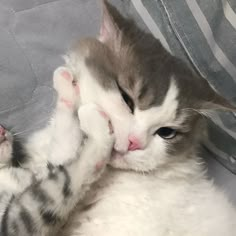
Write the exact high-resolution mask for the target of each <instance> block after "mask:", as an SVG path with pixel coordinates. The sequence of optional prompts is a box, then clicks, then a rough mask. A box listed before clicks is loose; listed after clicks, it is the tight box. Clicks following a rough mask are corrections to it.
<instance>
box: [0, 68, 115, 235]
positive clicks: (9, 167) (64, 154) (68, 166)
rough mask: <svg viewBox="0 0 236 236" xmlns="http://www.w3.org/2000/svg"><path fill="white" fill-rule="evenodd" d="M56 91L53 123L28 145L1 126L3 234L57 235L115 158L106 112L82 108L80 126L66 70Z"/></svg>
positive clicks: (75, 88) (57, 77) (74, 87)
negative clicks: (108, 163)
mask: <svg viewBox="0 0 236 236" xmlns="http://www.w3.org/2000/svg"><path fill="white" fill-rule="evenodd" d="M54 87H55V89H56V90H57V92H58V101H57V106H56V109H55V112H54V115H53V117H52V120H51V122H50V124H49V125H48V126H47V127H46V128H44V129H43V130H41V131H38V132H36V133H35V134H33V135H32V136H31V137H30V138H29V139H28V140H27V141H26V143H24V142H22V141H19V140H17V138H15V137H14V135H12V134H11V133H9V132H8V131H7V130H6V129H5V128H4V127H2V126H0V164H1V167H0V235H1V236H27V235H29V236H46V235H50V236H52V235H57V230H58V229H59V228H60V226H61V225H63V224H64V223H65V222H66V219H67V217H68V215H69V213H70V212H71V211H72V210H73V209H74V207H75V206H76V204H77V203H78V202H79V201H80V200H81V199H82V198H83V196H84V194H85V192H86V191H87V190H88V189H89V187H90V185H91V184H92V183H93V182H94V181H96V180H97V179H98V178H99V177H100V175H101V174H102V172H103V170H104V168H105V166H106V163H107V162H108V160H109V158H110V155H111V151H112V148H113V144H114V137H113V134H112V132H111V128H110V127H109V120H108V117H107V116H106V115H105V113H104V112H102V111H101V109H100V108H99V107H98V106H96V105H95V104H87V105H85V106H80V109H79V111H78V116H79V120H80V122H79V120H78V116H77V103H78V97H79V93H78V92H79V90H78V86H77V85H76V84H75V83H74V81H73V77H72V75H71V74H70V72H69V71H68V70H67V69H66V68H63V67H60V68H58V69H57V70H56V71H55V72H54ZM84 133H85V134H86V136H87V139H86V140H84Z"/></svg>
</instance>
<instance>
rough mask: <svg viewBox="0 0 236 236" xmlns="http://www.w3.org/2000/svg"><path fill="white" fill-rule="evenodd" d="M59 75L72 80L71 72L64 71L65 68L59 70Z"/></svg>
mask: <svg viewBox="0 0 236 236" xmlns="http://www.w3.org/2000/svg"><path fill="white" fill-rule="evenodd" d="M61 76H62V77H64V78H65V79H66V80H68V81H69V82H71V81H72V80H73V77H72V75H71V73H70V72H68V71H66V70H64V71H62V72H61Z"/></svg>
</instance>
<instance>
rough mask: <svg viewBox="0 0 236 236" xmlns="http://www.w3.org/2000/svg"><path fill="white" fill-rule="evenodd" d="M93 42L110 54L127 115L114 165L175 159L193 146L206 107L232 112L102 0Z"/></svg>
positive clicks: (150, 165)
mask: <svg viewBox="0 0 236 236" xmlns="http://www.w3.org/2000/svg"><path fill="white" fill-rule="evenodd" d="M99 40H100V41H101V42H102V43H103V44H104V45H106V46H107V47H108V48H109V50H111V51H112V52H113V56H114V57H115V58H116V61H117V65H116V71H117V76H114V78H115V80H116V82H117V84H118V87H119V91H120V93H121V95H122V97H123V99H124V101H125V102H126V105H127V106H128V107H129V110H130V112H131V113H132V116H131V117H130V116H127V122H128V123H129V124H130V126H129V131H128V137H127V139H128V142H127V147H126V150H127V151H126V152H125V153H124V152H122V153H121V152H119V151H116V150H114V152H113V156H112V161H111V165H113V166H114V167H117V168H123V169H132V170H137V171H151V170H153V169H156V168H158V167H160V166H163V165H166V164H168V163H171V162H176V161H180V160H181V158H183V157H186V156H187V155H185V154H188V153H190V152H191V151H193V149H194V147H195V146H196V143H197V141H198V138H199V134H200V133H201V131H202V130H203V127H202V123H201V120H200V118H201V115H200V114H201V113H207V112H208V111H209V110H212V109H223V110H234V111H235V107H234V106H232V105H231V104H229V103H228V102H227V101H226V100H225V99H224V98H222V97H221V96H219V95H218V94H217V93H216V92H215V91H214V90H213V89H212V88H211V86H210V85H209V84H208V83H207V81H206V80H204V79H203V78H201V77H199V76H197V75H195V74H194V73H193V72H191V70H189V69H188V68H187V67H186V66H185V65H184V64H183V63H182V62H181V61H180V60H178V59H177V58H175V57H173V56H172V55H170V54H169V53H168V52H167V51H166V50H165V49H164V48H163V47H162V45H161V44H160V42H159V41H158V40H157V39H155V38H154V37H153V36H152V35H150V34H147V33H145V32H142V31H141V30H140V29H139V28H138V27H137V26H136V25H135V24H134V23H133V22H132V21H130V20H127V19H125V18H123V17H122V16H121V15H120V13H119V12H118V11H117V10H116V9H115V8H114V7H112V6H111V5H110V4H109V3H107V1H103V21H102V26H101V30H100V36H99ZM117 68H118V69H117ZM122 105H123V104H120V106H122ZM124 116H125V114H124Z"/></svg>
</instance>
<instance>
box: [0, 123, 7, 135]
mask: <svg viewBox="0 0 236 236" xmlns="http://www.w3.org/2000/svg"><path fill="white" fill-rule="evenodd" d="M5 134H6V130H5V129H4V128H3V127H2V126H1V125H0V136H5Z"/></svg>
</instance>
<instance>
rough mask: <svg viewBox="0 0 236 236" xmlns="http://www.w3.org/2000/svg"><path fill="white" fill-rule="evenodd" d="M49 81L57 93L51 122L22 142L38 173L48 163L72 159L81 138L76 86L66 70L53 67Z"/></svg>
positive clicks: (77, 89) (60, 162)
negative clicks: (51, 79)
mask: <svg viewBox="0 0 236 236" xmlns="http://www.w3.org/2000/svg"><path fill="white" fill-rule="evenodd" d="M53 84H54V88H55V90H56V91H57V94H58V96H57V104H56V107H55V110H54V112H53V115H52V118H51V121H50V122H49V124H48V125H47V126H46V127H45V128H44V129H42V130H39V131H38V132H36V133H34V134H33V135H32V136H31V137H29V139H28V141H27V143H26V145H25V146H26V150H27V152H28V154H29V156H30V157H31V160H30V161H31V162H30V164H31V165H32V168H31V169H33V170H34V171H35V173H38V172H39V173H40V170H43V168H45V165H47V163H48V162H50V163H52V164H53V165H60V164H64V163H65V162H67V161H69V160H71V159H72V158H74V156H75V154H76V152H77V150H78V148H79V147H80V143H81V139H82V136H81V133H80V129H79V123H78V117H77V114H76V112H77V101H78V96H79V88H78V85H77V84H74V81H73V76H72V73H71V72H70V70H69V69H67V68H66V67H59V68H57V69H56V70H55V72H54V75H53Z"/></svg>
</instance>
